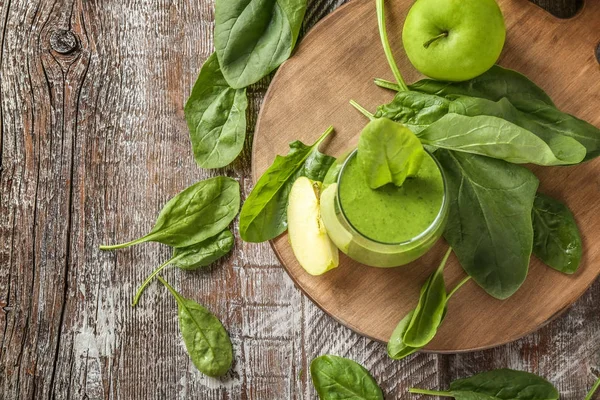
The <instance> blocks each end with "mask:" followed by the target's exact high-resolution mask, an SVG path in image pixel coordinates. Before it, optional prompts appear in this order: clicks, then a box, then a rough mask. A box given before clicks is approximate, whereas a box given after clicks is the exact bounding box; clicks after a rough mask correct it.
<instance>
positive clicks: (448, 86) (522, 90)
mask: <svg viewBox="0 0 600 400" xmlns="http://www.w3.org/2000/svg"><path fill="white" fill-rule="evenodd" d="M408 87H409V89H410V90H414V91H417V92H422V93H429V94H435V95H438V96H447V95H462V96H471V97H481V98H484V99H489V100H492V101H499V100H501V99H502V98H506V99H508V101H510V102H511V103H513V104H514V103H515V102H516V101H519V102H520V101H523V102H528V101H532V100H534V101H541V102H543V103H545V104H548V105H549V106H554V103H553V102H552V99H550V97H549V96H548V95H547V94H546V93H545V92H544V91H543V90H542V89H541V88H540V87H539V86H537V85H536V84H535V83H533V82H532V81H531V80H529V79H528V78H527V77H526V76H525V75H522V74H520V73H518V72H517V71H513V70H511V69H507V68H502V67H501V66H499V65H494V66H493V67H492V68H490V69H489V70H488V71H487V72H484V73H483V74H481V75H479V76H477V77H475V78H473V79H469V80H468V81H463V82H442V81H436V80H433V79H423V80H420V81H418V82H415V83H413V84H412V85H408Z"/></svg>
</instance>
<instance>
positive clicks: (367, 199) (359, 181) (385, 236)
mask: <svg viewBox="0 0 600 400" xmlns="http://www.w3.org/2000/svg"><path fill="white" fill-rule="evenodd" d="M339 198H340V203H341V206H342V208H343V211H344V214H345V215H346V218H347V219H348V220H349V221H350V223H351V224H352V226H354V228H355V229H356V230H357V231H359V232H360V233H361V234H362V235H364V236H366V237H367V238H369V239H371V240H375V241H378V242H382V243H390V244H391V243H401V242H406V241H408V240H411V239H413V238H415V237H417V236H419V235H420V234H421V233H423V232H424V231H426V230H427V228H428V227H429V226H430V225H431V224H432V223H433V221H434V220H435V218H436V217H437V216H438V214H439V212H440V209H441V207H442V203H443V199H444V180H443V178H442V173H441V171H440V169H439V168H438V166H437V164H436V162H435V161H434V160H433V158H432V157H431V156H430V155H429V154H427V155H426V157H425V158H424V160H423V163H422V164H421V168H420V169H419V172H418V173H417V175H416V176H415V177H412V178H408V179H407V180H406V181H405V182H404V184H403V185H402V186H401V187H397V186H394V185H393V184H388V185H385V186H384V187H381V188H379V189H376V190H373V189H371V188H370V187H369V185H368V184H367V181H366V178H365V174H364V173H363V170H362V167H361V166H360V165H359V164H358V162H357V158H356V157H355V156H353V157H351V158H350V159H349V160H348V162H347V164H346V166H345V168H344V169H343V171H342V177H341V180H340V187H339Z"/></svg>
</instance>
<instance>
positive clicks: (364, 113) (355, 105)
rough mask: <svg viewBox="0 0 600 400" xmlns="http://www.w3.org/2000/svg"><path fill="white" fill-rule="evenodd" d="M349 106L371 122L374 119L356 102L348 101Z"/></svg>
mask: <svg viewBox="0 0 600 400" xmlns="http://www.w3.org/2000/svg"><path fill="white" fill-rule="evenodd" d="M350 104H351V105H352V107H354V108H356V109H357V110H358V111H359V112H360V113H361V114H362V115H364V116H365V117H367V118H369V119H370V120H371V121H372V120H374V119H375V116H374V115H373V114H371V112H369V110H367V109H366V108H364V107H363V106H361V105H360V104H358V103H357V102H356V101H354V100H350Z"/></svg>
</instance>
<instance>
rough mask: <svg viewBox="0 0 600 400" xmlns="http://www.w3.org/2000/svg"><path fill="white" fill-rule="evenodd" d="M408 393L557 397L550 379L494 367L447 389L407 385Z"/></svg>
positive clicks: (501, 399)
mask: <svg viewBox="0 0 600 400" xmlns="http://www.w3.org/2000/svg"><path fill="white" fill-rule="evenodd" d="M409 392H410V393H415V394H427V395H432V396H443V397H454V398H455V399H457V400H525V399H526V400H558V398H559V394H558V391H557V390H556V388H555V387H554V386H552V384H551V383H550V382H548V381H547V380H545V379H544V378H541V377H539V376H537V375H534V374H530V373H529V372H523V371H515V370H511V369H496V370H493V371H488V372H483V373H480V374H477V375H474V376H472V377H470V378H464V379H458V380H456V381H454V382H452V383H451V384H450V390H448V391H438V390H426V389H416V388H411V389H410V390H409Z"/></svg>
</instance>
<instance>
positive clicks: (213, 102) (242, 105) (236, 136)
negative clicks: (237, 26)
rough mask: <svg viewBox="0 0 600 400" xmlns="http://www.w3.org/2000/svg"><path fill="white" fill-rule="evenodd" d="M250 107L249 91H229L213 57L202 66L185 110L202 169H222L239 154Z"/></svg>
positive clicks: (214, 55) (197, 159)
mask: <svg viewBox="0 0 600 400" xmlns="http://www.w3.org/2000/svg"><path fill="white" fill-rule="evenodd" d="M247 107H248V99H247V97H246V89H232V88H231V87H229V85H228V84H227V81H225V78H223V74H222V73H221V69H220V68H219V61H218V60H217V56H216V54H214V53H213V54H212V55H211V56H210V57H209V58H208V60H206V62H205V63H204V65H203V66H202V70H201V71H200V75H198V79H197V80H196V83H195V84H194V88H193V89H192V94H191V95H190V98H189V99H188V101H187V103H186V104H185V110H184V111H185V119H186V121H187V125H188V128H189V130H190V140H191V142H192V149H193V151H194V158H195V160H196V163H197V164H198V165H199V166H200V167H202V168H221V167H224V166H226V165H228V164H229V163H231V162H232V161H233V160H235V158H236V157H237V156H238V154H240V152H241V151H242V148H243V147H244V139H245V137H246V108H247Z"/></svg>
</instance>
